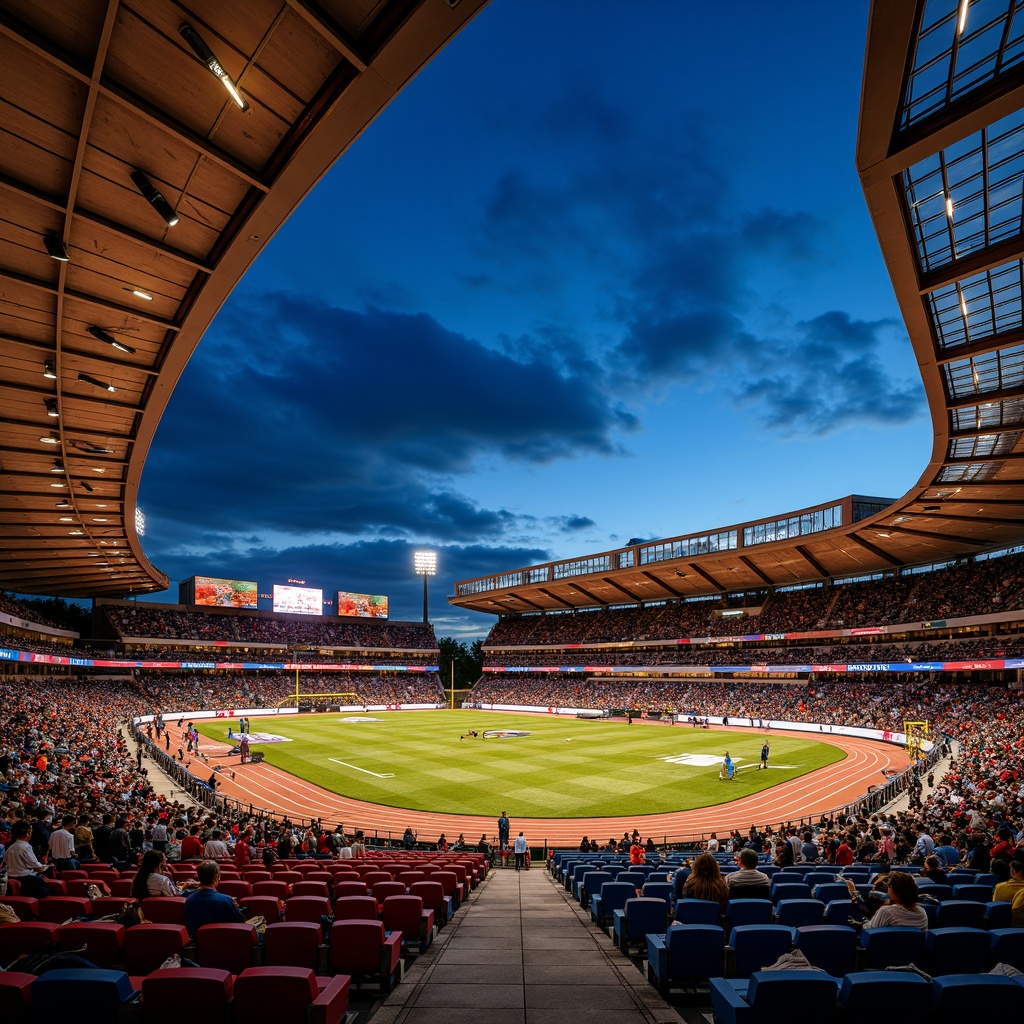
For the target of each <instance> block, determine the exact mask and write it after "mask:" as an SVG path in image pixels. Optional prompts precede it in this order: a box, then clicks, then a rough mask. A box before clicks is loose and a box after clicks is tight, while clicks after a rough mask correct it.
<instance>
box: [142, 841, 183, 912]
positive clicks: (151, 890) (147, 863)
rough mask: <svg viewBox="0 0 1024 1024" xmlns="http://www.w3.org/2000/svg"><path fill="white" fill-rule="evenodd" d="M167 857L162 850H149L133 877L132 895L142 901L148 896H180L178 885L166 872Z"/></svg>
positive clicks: (143, 856)
mask: <svg viewBox="0 0 1024 1024" xmlns="http://www.w3.org/2000/svg"><path fill="white" fill-rule="evenodd" d="M166 870H167V857H166V855H165V854H164V853H162V852H161V851H160V850H147V851H146V852H145V853H144V854H143V855H142V861H141V862H140V864H139V870H138V871H136V872H135V877H134V878H133V879H132V895H133V896H134V897H135V898H136V899H137V900H138V901H139V902H140V903H141V902H142V901H143V900H144V899H145V898H146V897H147V896H179V895H180V893H179V892H178V887H177V886H176V885H175V884H174V882H172V881H171V879H170V878H169V877H168V876H167V875H166V874H165V873H164V872H165V871H166Z"/></svg>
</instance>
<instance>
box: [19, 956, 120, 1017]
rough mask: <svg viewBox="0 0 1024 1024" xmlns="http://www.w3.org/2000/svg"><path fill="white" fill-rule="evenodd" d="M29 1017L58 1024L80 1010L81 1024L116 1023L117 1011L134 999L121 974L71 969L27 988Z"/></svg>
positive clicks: (46, 976)
mask: <svg viewBox="0 0 1024 1024" xmlns="http://www.w3.org/2000/svg"><path fill="white" fill-rule="evenodd" d="M31 992H32V1013H33V1015H34V1016H35V1018H36V1020H40V1021H42V1020H59V1019H60V1017H61V1016H65V1017H66V1016H69V1015H70V1013H71V1012H72V1011H73V1010H74V1009H76V1008H77V1009H79V1010H80V1011H82V1010H84V1011H85V1012H84V1013H81V1016H82V1018H83V1019H84V1020H92V1021H100V1020H111V1021H114V1020H117V1016H118V1011H119V1010H120V1008H121V1007H122V1006H123V1005H124V1004H125V1003H127V1002H128V1001H129V1000H130V999H132V998H134V996H135V992H134V990H133V989H132V983H131V980H130V979H129V978H128V975H127V974H125V973H124V971H105V970H96V969H90V968H72V969H61V970H56V971H47V972H46V973H45V974H41V975H39V977H37V978H36V980H35V981H34V982H32V986H31Z"/></svg>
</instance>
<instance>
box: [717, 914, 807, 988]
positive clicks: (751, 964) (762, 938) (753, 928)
mask: <svg viewBox="0 0 1024 1024" xmlns="http://www.w3.org/2000/svg"><path fill="white" fill-rule="evenodd" d="M792 946H793V929H792V928H786V927H785V926H784V925H781V924H743V925H740V926H739V927H738V928H733V929H732V931H731V932H730V933H729V948H730V950H731V960H732V970H731V971H730V972H729V973H730V974H731V975H734V976H735V977H737V978H749V977H750V975H751V974H753V973H754V972H755V971H759V970H761V968H762V967H767V966H769V965H770V964H773V963H775V961H776V960H778V959H779V957H780V956H782V954H783V953H788V952H789V951H790V949H791V948H792Z"/></svg>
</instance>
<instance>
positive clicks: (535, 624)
mask: <svg viewBox="0 0 1024 1024" xmlns="http://www.w3.org/2000/svg"><path fill="white" fill-rule="evenodd" d="M758 601H760V602H761V603H760V604H758ZM733 608H742V609H743V610H745V611H746V612H747V613H748V614H746V615H744V616H742V617H736V618H722V617H721V614H720V613H721V612H722V610H724V609H733ZM1020 609H1024V554H1012V555H1005V556H1003V557H1001V558H992V559H985V560H981V561H975V562H965V563H963V564H958V565H951V566H947V567H946V568H943V569H937V570H935V571H933V572H921V573H914V574H909V575H906V576H891V577H886V578H885V579H882V580H873V581H870V582H856V583H841V584H840V583H837V584H828V585H822V586H820V587H807V588H804V589H801V590H791V591H777V592H774V593H773V592H770V591H768V590H767V589H766V590H764V591H763V592H754V593H748V594H743V595H734V596H731V597H730V596H729V595H726V596H725V597H723V598H714V599H701V600H694V601H683V602H681V603H667V604H663V605H656V606H650V605H648V606H646V607H643V608H605V609H600V610H596V611H594V610H581V611H575V612H570V611H566V612H554V613H550V612H549V613H547V614H544V615H540V614H531V615H518V616H506V617H505V618H502V619H500V620H499V621H498V622H497V623H496V624H495V625H494V627H493V628H492V629H491V631H490V633H489V634H488V636H487V639H486V640H485V641H484V647H485V648H498V647H501V648H507V647H521V646H529V645H537V644H555V645H561V644H567V643H573V644H577V643H591V644H594V643H614V642H616V641H619V642H625V641H630V640H634V641H635V640H666V641H670V640H677V639H685V638H688V637H706V636H734V635H748V634H755V633H767V634H772V633H795V632H805V631H811V630H841V629H851V628H858V627H865V626H884V625H904V624H907V625H912V624H914V623H920V622H922V621H927V620H935V619H947V618H955V617H963V616H971V615H986V614H991V613H994V612H1000V611H1017V610H1020ZM716 613H718V614H716Z"/></svg>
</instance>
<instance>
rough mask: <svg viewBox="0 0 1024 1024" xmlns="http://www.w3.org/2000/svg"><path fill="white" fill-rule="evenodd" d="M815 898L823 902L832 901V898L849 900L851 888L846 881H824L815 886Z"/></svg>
mask: <svg viewBox="0 0 1024 1024" xmlns="http://www.w3.org/2000/svg"><path fill="white" fill-rule="evenodd" d="M813 892H814V898H815V899H816V900H821V902H822V903H831V902H832V900H848V899H849V898H850V890H849V889H848V888H847V887H846V883H845V882H823V883H822V884H821V885H816V886H815V887H814V890H813Z"/></svg>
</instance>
